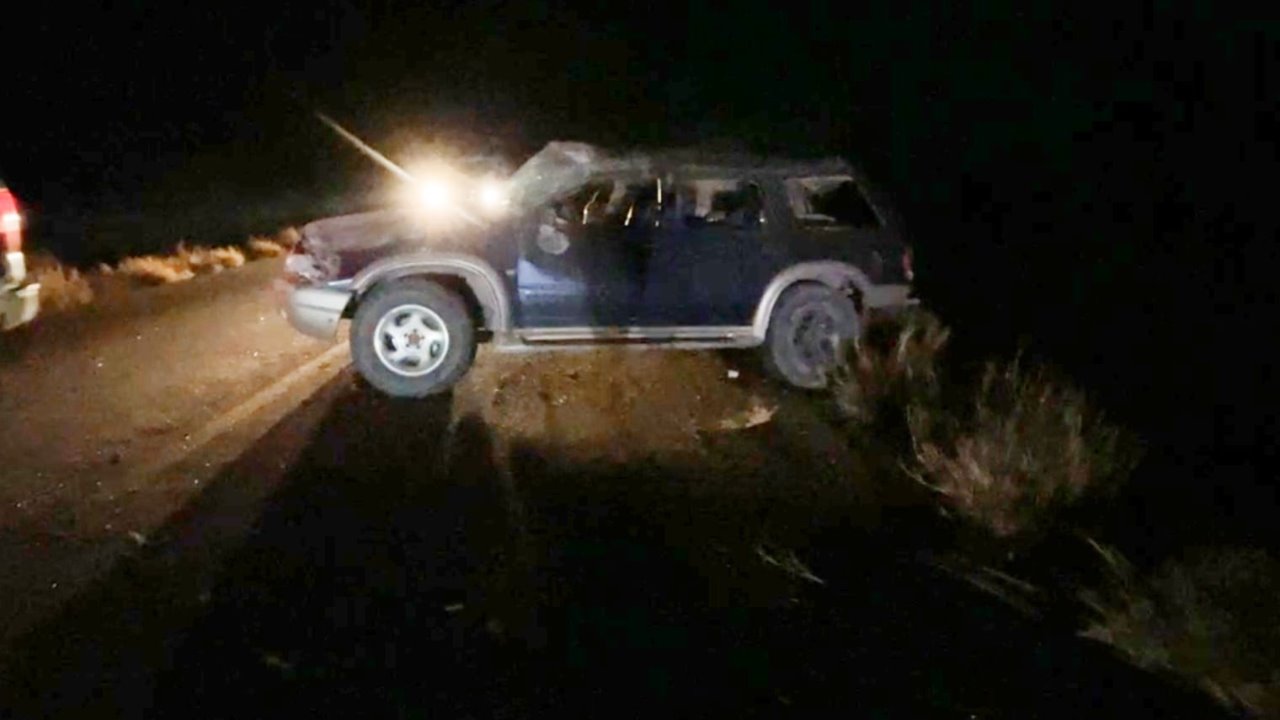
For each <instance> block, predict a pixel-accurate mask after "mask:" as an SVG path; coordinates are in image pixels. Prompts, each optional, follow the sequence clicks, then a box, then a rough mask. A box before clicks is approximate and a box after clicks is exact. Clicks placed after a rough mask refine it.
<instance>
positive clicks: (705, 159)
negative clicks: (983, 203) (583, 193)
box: [512, 141, 866, 202]
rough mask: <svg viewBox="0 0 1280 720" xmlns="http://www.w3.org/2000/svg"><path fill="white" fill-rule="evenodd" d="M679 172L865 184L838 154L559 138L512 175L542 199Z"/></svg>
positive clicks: (527, 194)
mask: <svg viewBox="0 0 1280 720" xmlns="http://www.w3.org/2000/svg"><path fill="white" fill-rule="evenodd" d="M664 171H669V172H678V173H679V174H680V175H682V176H684V177H686V178H690V177H692V178H697V177H700V176H701V177H707V176H723V175H725V174H736V175H742V174H752V175H771V176H779V177H783V176H794V175H848V176H850V177H853V178H854V179H855V180H856V181H857V183H858V185H860V186H862V187H864V189H865V187H866V182H865V181H864V178H863V177H862V175H861V173H859V172H858V171H857V170H856V169H855V168H854V166H853V165H852V164H850V163H848V162H846V161H845V160H843V159H841V158H837V157H828V158H821V159H814V160H802V159H793V158H782V157H777V156H772V157H771V156H764V155H753V154H751V153H746V152H741V151H717V150H708V149H704V148H671V149H663V150H657V151H651V152H627V153H613V152H610V151H609V150H606V149H603V148H599V147H596V146H594V145H589V144H587V143H582V142H565V141H554V142H550V143H547V145H546V146H545V147H543V148H542V149H541V150H539V151H538V152H537V153H535V154H534V155H533V156H531V157H530V158H529V159H528V160H526V161H525V162H524V164H522V165H521V166H520V168H519V169H517V170H516V172H515V173H514V174H513V175H512V181H513V183H514V184H515V185H516V186H517V188H518V194H520V195H522V196H523V197H524V198H525V199H526V200H527V201H529V202H538V201H541V200H544V199H547V198H550V197H554V196H556V195H557V194H559V193H561V192H563V191H564V190H567V189H569V188H571V187H574V186H576V185H577V184H579V183H581V182H582V181H583V180H585V179H586V178H587V177H589V176H592V175H599V174H608V175H629V174H633V173H634V174H652V173H659V172H664Z"/></svg>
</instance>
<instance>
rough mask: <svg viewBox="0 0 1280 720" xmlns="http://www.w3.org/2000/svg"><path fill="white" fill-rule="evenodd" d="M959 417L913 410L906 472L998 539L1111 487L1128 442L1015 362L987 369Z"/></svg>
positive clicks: (1078, 397) (1064, 389)
mask: <svg viewBox="0 0 1280 720" xmlns="http://www.w3.org/2000/svg"><path fill="white" fill-rule="evenodd" d="M970 402H971V404H970V407H968V408H965V409H964V411H963V412H960V413H953V412H949V411H947V410H945V409H942V408H940V407H938V406H936V405H924V404H914V405H912V406H911V407H910V408H909V409H908V424H909V427H910V431H911V441H912V446H913V448H914V455H915V457H914V464H913V467H911V468H910V472H911V473H912V475H913V476H914V477H915V478H916V479H917V480H919V481H920V482H922V483H924V484H925V485H927V486H928V487H930V488H933V489H934V490H935V491H937V492H938V493H940V494H941V495H942V497H943V499H944V502H945V504H946V505H947V507H948V508H949V509H950V510H952V511H953V512H955V513H956V514H958V515H959V516H961V517H963V518H965V519H967V520H969V521H971V522H973V523H975V524H977V525H978V526H980V527H983V528H985V529H986V530H987V531H989V532H991V533H992V534H994V535H995V536H996V537H999V538H1009V537H1012V536H1015V535H1018V534H1021V533H1024V532H1027V531H1034V530H1039V529H1042V528H1043V526H1044V525H1046V524H1048V522H1049V521H1051V520H1052V519H1053V517H1054V515H1055V514H1056V512H1057V511H1060V510H1061V509H1062V508H1064V507H1066V506H1068V505H1070V504H1072V503H1074V502H1075V501H1077V500H1079V499H1081V498H1082V497H1083V496H1084V495H1085V494H1086V493H1088V492H1091V491H1103V490H1107V489H1109V488H1111V487H1112V486H1113V485H1114V484H1115V483H1116V482H1117V481H1120V480H1123V479H1124V478H1125V477H1126V476H1127V474H1128V473H1129V471H1130V470H1132V469H1133V466H1134V464H1135V463H1136V461H1137V453H1136V444H1135V443H1134V442H1133V441H1132V439H1130V438H1129V437H1128V436H1127V435H1125V434H1124V433H1122V432H1121V430H1120V429H1119V428H1116V427H1114V426H1112V425H1110V424H1109V423H1107V422H1105V421H1104V420H1103V419H1102V418H1101V416H1100V415H1099V414H1097V413H1096V412H1094V411H1093V410H1092V409H1091V408H1090V407H1089V406H1088V404H1087V403H1086V401H1085V398H1084V396H1083V395H1082V394H1081V393H1080V392H1078V391H1077V390H1075V389H1073V388H1071V387H1069V386H1067V385H1066V384H1064V383H1059V382H1055V381H1054V380H1052V379H1051V378H1049V377H1048V374H1047V373H1046V372H1045V371H1043V370H1032V371H1027V370H1024V369H1023V368H1022V366H1021V364H1020V362H1018V361H1016V360H1015V361H1014V362H1011V363H1007V364H995V363H989V364H988V365H987V366H986V369H985V371H984V373H983V375H982V380H981V383H980V385H979V386H978V388H977V390H976V392H975V393H974V394H973V397H972V400H971V401H970Z"/></svg>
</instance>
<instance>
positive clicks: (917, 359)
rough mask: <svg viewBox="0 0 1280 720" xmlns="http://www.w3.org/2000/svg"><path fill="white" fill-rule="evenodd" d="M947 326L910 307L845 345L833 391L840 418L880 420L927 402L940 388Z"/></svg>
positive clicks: (859, 421)
mask: <svg viewBox="0 0 1280 720" xmlns="http://www.w3.org/2000/svg"><path fill="white" fill-rule="evenodd" d="M950 337H951V331H950V330H949V329H948V328H947V327H945V326H944V325H943V324H942V322H941V321H940V320H938V318H937V317H936V316H934V315H933V314H931V313H929V312H927V311H925V310H912V311H910V312H909V313H907V314H906V315H904V316H903V318H902V319H901V321H900V322H898V323H895V324H893V325H883V326H879V327H876V328H873V329H871V330H869V331H868V333H867V338H866V339H864V340H863V341H862V342H861V343H854V344H852V345H850V346H848V347H847V348H846V349H845V359H846V362H845V364H844V365H843V366H842V367H841V368H840V369H839V370H838V371H837V372H836V375H835V377H834V381H835V382H834V383H833V390H834V395H835V400H836V404H837V405H838V406H839V408H840V410H841V412H842V413H843V414H844V415H845V417H847V418H849V419H850V420H852V421H853V422H854V423H855V424H858V425H860V426H864V427H865V426H872V425H877V424H881V425H882V424H883V420H884V419H885V415H886V414H889V415H895V414H897V415H901V414H902V413H904V412H905V410H906V408H908V407H911V406H913V405H933V404H936V403H937V402H938V401H939V394H940V389H941V377H940V376H941V371H940V366H941V356H942V352H943V349H944V348H945V347H946V344H947V341H948V340H949V339H950Z"/></svg>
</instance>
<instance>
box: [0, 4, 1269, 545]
mask: <svg viewBox="0 0 1280 720" xmlns="http://www.w3.org/2000/svg"><path fill="white" fill-rule="evenodd" d="M596 5H597V4H595V3H589V4H584V5H583V6H582V7H570V6H568V5H561V4H558V3H487V2H477V3H466V4H460V5H457V6H450V5H443V4H439V5H428V4H426V3H417V2H415V3H355V2H316V3H283V2H273V1H272V0H263V1H262V2H258V3H255V4H253V6H252V7H251V8H250V7H248V6H246V7H241V6H240V5H239V4H236V3H226V4H218V5H210V6H207V7H199V6H195V5H192V6H185V5H181V4H178V3H141V2H138V3H120V4H113V6H112V7H110V8H98V7H90V6H79V5H69V6H67V5H58V4H44V3H41V4H25V6H24V7H23V8H21V9H18V10H16V11H13V10H6V11H5V13H6V15H5V16H4V21H3V22H4V25H5V27H6V30H5V33H6V41H5V43H6V45H7V47H6V53H7V59H6V61H5V67H6V68H7V69H6V71H5V85H6V90H5V99H4V101H3V111H2V112H0V138H3V141H2V144H0V169H2V170H3V172H4V173H5V175H4V177H5V179H6V180H7V182H8V183H9V184H10V186H12V187H13V188H14V190H15V191H16V192H17V193H18V195H19V196H20V197H21V198H22V199H23V200H24V201H26V202H27V203H28V204H29V205H30V207H31V227H32V231H31V234H30V240H29V241H30V243H31V245H32V246H33V247H37V248H39V247H45V248H51V249H53V250H54V251H55V252H57V253H58V254H59V255H60V256H62V257H63V259H64V260H67V261H70V262H79V263H89V262H95V261H98V260H104V259H105V260H110V259H113V258H115V257H117V256H119V255H120V254H123V253H126V252H136V251H139V250H150V249H158V248H161V247H165V246H168V245H171V244H173V243H174V242H175V241H176V240H177V239H179V238H180V237H192V238H195V239H197V240H199V241H204V242H220V241H233V240H238V239H240V238H241V237H243V235H244V234H246V233H248V232H252V231H258V232H269V231H271V230H273V229H274V228H275V227H277V226H278V225H279V224H282V223H286V222H295V221H298V220H303V219H306V218H308V217H313V216H315V215H317V214H324V213H327V212H329V211H331V210H335V209H341V208H344V207H352V206H357V205H359V204H360V203H361V202H364V200H363V198H364V197H365V196H366V193H367V191H368V190H369V189H370V188H373V187H376V186H377V185H378V183H380V182H381V181H382V180H383V176H382V175H380V174H379V173H380V172H381V171H379V170H377V169H376V168H374V167H373V166H372V165H371V164H370V163H369V162H368V161H367V160H365V159H364V158H361V157H360V156H358V155H357V154H356V153H355V152H354V151H352V150H351V149H350V148H349V147H347V146H344V145H342V144H341V142H340V141H338V140H337V139H336V138H335V137H334V136H333V135H332V133H330V132H329V131H328V130H327V129H325V128H324V127H323V126H321V125H320V124H319V123H317V122H316V121H315V120H314V118H313V117H312V114H311V113H312V112H313V110H315V109H323V110H325V111H327V112H329V113H331V114H332V115H334V116H335V117H337V118H338V119H339V120H340V121H342V122H344V123H346V124H348V125H349V126H350V127H351V128H352V129H353V130H355V131H356V132H357V133H359V134H361V135H362V136H364V137H367V138H369V139H371V140H372V141H373V142H374V143H375V144H380V146H382V147H385V146H388V145H394V143H395V142H397V141H399V140H403V139H404V138H406V137H420V138H422V139H423V140H424V141H431V140H438V139H446V140H450V141H453V142H458V143H466V144H468V145H469V146H474V147H484V148H487V149H489V150H498V151H502V152H507V153H511V154H512V155H513V156H514V157H515V158H516V159H519V158H520V157H522V156H523V155H525V154H527V153H529V152H531V151H533V150H535V149H536V148H537V147H539V146H540V145H541V144H542V143H543V142H545V141H547V140H550V139H556V138H561V139H583V140H589V141H595V142H599V143H603V144H609V145H615V146H646V145H655V144H664V143H680V144H687V143H693V142H698V141H707V140H712V139H733V140H736V141H740V142H743V143H746V144H748V145H750V146H752V147H754V148H756V149H759V150H762V151H763V150H771V151H782V152H787V153H793V154H815V153H837V154H844V155H847V156H850V157H852V158H854V159H855V160H857V161H858V162H860V163H861V164H862V165H864V166H865V167H866V169H867V171H868V173H869V174H870V175H871V177H873V178H875V179H876V180H878V181H879V182H880V184H882V185H883V186H885V188H886V189H887V190H888V191H889V192H890V193H891V195H892V196H893V197H895V198H896V199H897V201H898V203H899V204H900V205H901V209H902V214H903V215H904V216H905V218H906V220H907V222H908V224H909V228H910V230H911V232H912V237H913V242H914V244H915V247H916V249H917V258H918V260H917V266H918V275H919V285H920V294H921V295H922V296H923V297H924V298H925V299H926V302H927V303H928V304H929V305H931V306H932V307H933V308H935V309H936V310H937V311H938V312H939V313H941V314H942V315H943V316H944V318H945V319H946V320H947V321H948V322H950V323H951V324H953V325H954V326H955V327H956V328H957V336H958V338H959V340H958V342H959V347H958V352H959V353H960V354H961V355H962V356H973V357H985V356H988V355H991V354H996V353H1006V354H1007V353H1010V352H1013V351H1015V350H1016V349H1017V348H1018V347H1025V348H1026V349H1027V351H1028V352H1030V353H1032V354H1035V355H1039V356H1041V357H1044V358H1046V359H1048V360H1050V361H1051V362H1053V363H1054V364H1056V365H1058V366H1059V367H1062V368H1063V369H1065V370H1066V371H1067V372H1068V373H1070V374H1071V375H1073V376H1074V377H1075V378H1077V379H1078V380H1079V381H1080V382H1081V383H1082V384H1083V385H1084V386H1085V387H1086V388H1087V389H1089V390H1090V391H1091V392H1092V393H1093V394H1094V395H1095V396H1096V397H1097V398H1098V399H1099V402H1100V403H1101V404H1102V405H1103V406H1104V407H1105V408H1106V409H1107V410H1108V411H1109V412H1110V413H1111V414H1112V415H1113V416H1115V417H1117V418H1119V419H1121V420H1122V421H1124V422H1126V423H1128V424H1130V425H1131V426H1133V427H1135V428H1138V429H1139V430H1140V431H1141V432H1142V433H1143V434H1144V435H1145V436H1146V437H1147V439H1148V442H1149V450H1148V462H1147V464H1146V465H1145V466H1144V469H1143V471H1142V473H1141V475H1140V478H1139V481H1138V483H1137V485H1136V489H1135V491H1134V493H1133V494H1132V496H1131V497H1130V498H1128V499H1124V500H1122V502H1121V503H1120V504H1119V505H1118V506H1117V507H1118V508H1120V512H1119V514H1118V516H1117V517H1118V518H1119V519H1118V520H1117V522H1118V523H1120V524H1122V525H1125V524H1128V525H1129V529H1132V530H1134V531H1135V533H1136V535H1138V536H1141V538H1138V539H1145V540H1147V541H1150V542H1151V543H1156V544H1157V545H1159V544H1162V543H1163V544H1179V543H1184V542H1187V543H1189V542H1201V541H1208V540H1215V541H1216V540H1227V541H1239V542H1249V543H1257V542H1263V541H1269V540H1270V539H1271V535H1270V528H1271V525H1272V524H1273V518H1274V516H1275V507H1276V503H1277V497H1276V490H1275V484H1274V480H1273V478H1274V477H1275V462H1274V461H1275V456H1274V450H1273V444H1274V443H1273V440H1272V438H1273V436H1274V434H1275V431H1276V429H1277V428H1276V423H1275V419H1274V413H1273V410H1272V402H1271V398H1272V397H1273V396H1275V395H1276V394H1277V393H1276V390H1277V388H1276V381H1275V376H1274V372H1273V370H1272V369H1271V361H1270V355H1269V353H1268V352H1267V350H1266V348H1267V347H1268V346H1269V345H1270V342H1271V337H1270V336H1271V335H1272V334H1273V333H1274V328H1275V327H1276V323H1275V317H1276V316H1275V313H1274V305H1275V280H1274V275H1273V271H1274V270H1275V268H1276V266H1277V263H1276V259H1277V258H1276V255H1277V253H1276V249H1275V247H1276V246H1275V243H1276V232H1275V230H1276V228H1275V222H1274V220H1273V219H1272V218H1273V213H1271V212H1270V208H1269V207H1268V205H1269V204H1271V203H1270V201H1271V199H1272V198H1271V196H1272V195H1274V192H1275V190H1274V188H1275V185H1274V183H1273V181H1272V180H1271V179H1270V178H1272V177H1273V174H1272V173H1271V172H1270V171H1271V169H1272V167H1273V165H1274V164H1275V162H1276V158H1277V147H1276V137H1275V133H1274V130H1273V127H1272V126H1273V122H1274V118H1273V117H1272V112H1273V110H1274V102H1273V97H1274V91H1273V88H1274V87H1275V86H1276V84H1277V73H1276V68H1277V62H1276V61H1277V49H1276V45H1275V44H1274V42H1273V41H1272V38H1273V37H1274V31H1275V29H1276V26H1275V23H1274V19H1275V18H1274V17H1266V18H1264V17H1243V16H1240V17H1232V15H1236V13H1233V12H1229V11H1225V10H1223V9H1222V8H1221V4H1211V3H1198V4H1185V5H1176V6H1175V5H1172V4H1165V3H1159V4H1141V5H1138V4H1130V3H1111V4H1110V6H1108V7H1105V8H1102V7H1096V6H1094V4H1084V5H1078V4H1063V5H1060V6H1056V7H1049V6H1046V5H1043V4H1035V5H1034V6H1032V7H1024V4H1023V3H1009V4H1005V3H976V4H973V3H939V4H937V5H935V6H933V7H925V6H920V5H917V4H912V6H911V7H910V9H900V8H895V9H890V6H892V5H894V4H891V3H882V4H877V6H875V7H870V6H869V7H850V6H849V4H847V3H830V4H827V3H758V2H736V3H724V4H694V6H693V7H685V6H672V7H666V6H662V5H655V4H650V3H637V4H628V3H601V4H599V5H600V6H601V7H596ZM1131 6H1133V7H1131ZM1215 6H1216V7H1217V8H1218V9H1216V10H1214V8H1215ZM15 28H17V29H18V30H16V31H15V30H14V29H15ZM15 33H16V34H15ZM15 37H21V38H22V39H23V42H21V43H14V42H12V40H13V39H14V38H15Z"/></svg>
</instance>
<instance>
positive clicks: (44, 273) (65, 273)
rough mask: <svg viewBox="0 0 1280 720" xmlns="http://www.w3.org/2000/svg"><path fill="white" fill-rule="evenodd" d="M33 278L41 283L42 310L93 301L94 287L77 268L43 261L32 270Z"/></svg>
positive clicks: (57, 308)
mask: <svg viewBox="0 0 1280 720" xmlns="http://www.w3.org/2000/svg"><path fill="white" fill-rule="evenodd" d="M31 278H32V280H34V281H35V282H38V283H40V306H41V309H42V310H69V309H71V308H75V307H79V306H81V305H88V304H89V303H91V302H93V287H92V286H91V285H89V280H88V279H87V278H86V277H84V276H83V275H81V274H80V271H79V270H76V269H75V268H68V267H65V266H63V265H62V264H60V263H56V262H55V263H54V264H52V265H48V264H44V263H41V264H40V265H38V266H37V267H36V268H35V269H34V270H33V271H32V273H31Z"/></svg>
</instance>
